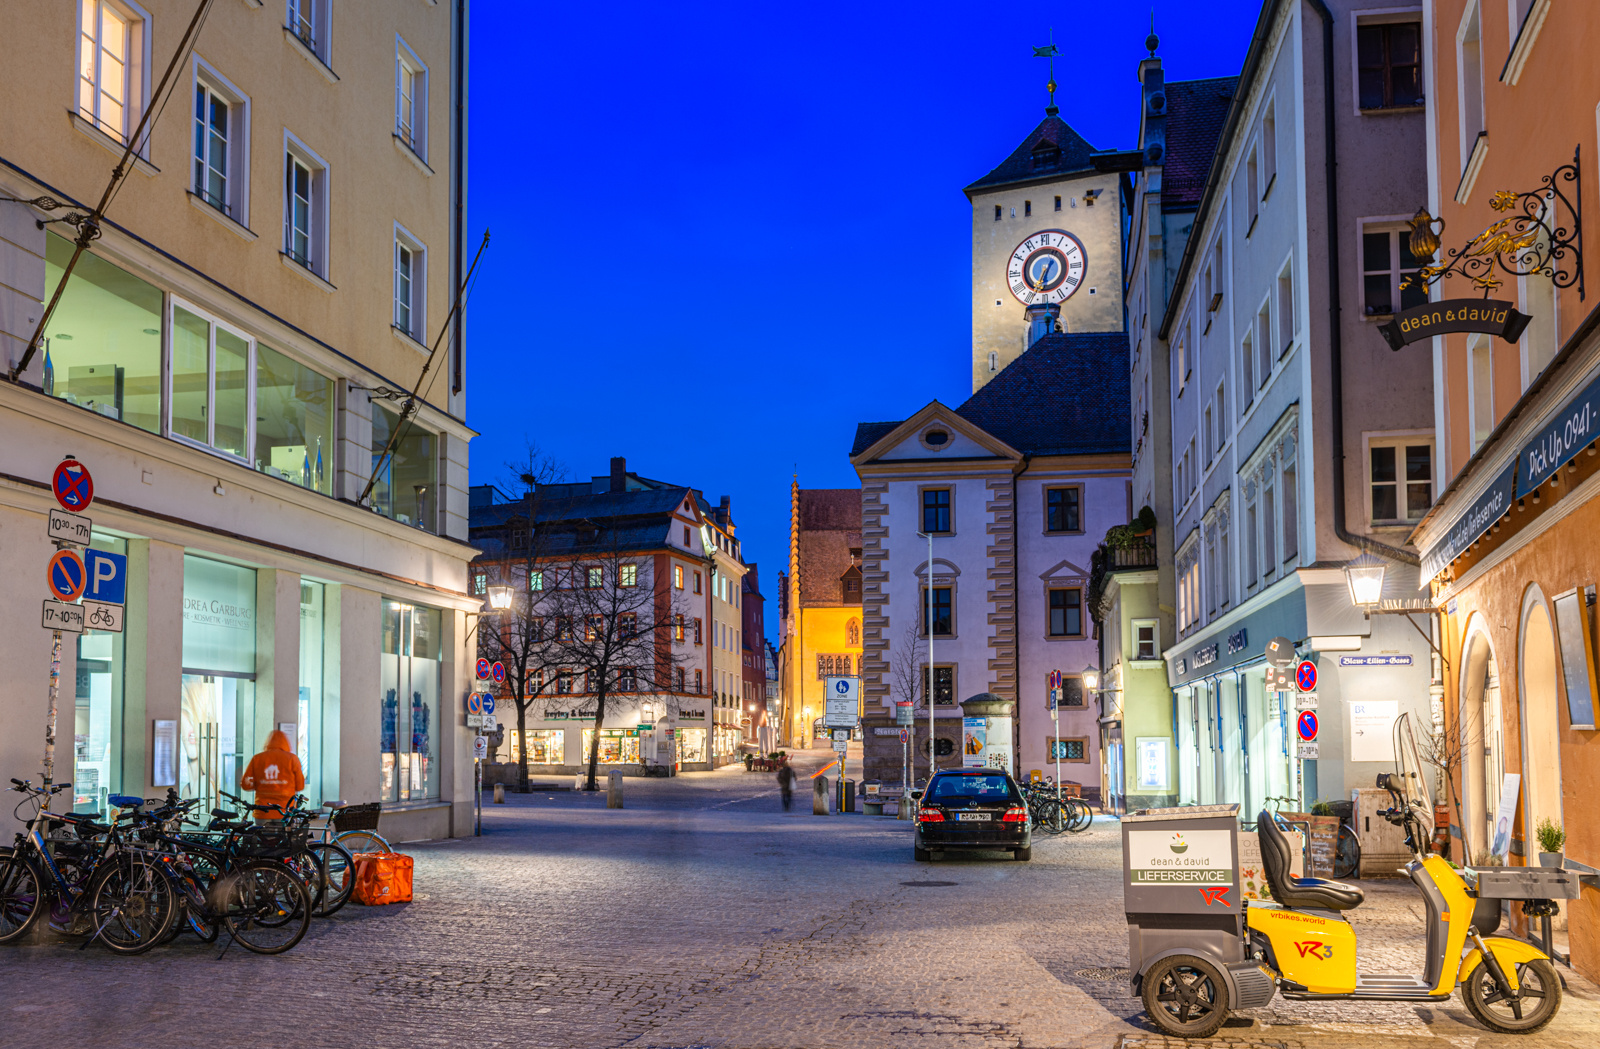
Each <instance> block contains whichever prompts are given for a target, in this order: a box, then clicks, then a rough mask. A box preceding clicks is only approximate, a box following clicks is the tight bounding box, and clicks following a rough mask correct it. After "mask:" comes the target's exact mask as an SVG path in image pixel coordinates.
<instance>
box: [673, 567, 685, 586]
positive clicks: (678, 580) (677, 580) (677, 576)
mask: <svg viewBox="0 0 1600 1049" xmlns="http://www.w3.org/2000/svg"><path fill="white" fill-rule="evenodd" d="M672 585H673V586H674V587H675V588H677V589H679V590H682V589H683V566H682V565H673V566H672Z"/></svg>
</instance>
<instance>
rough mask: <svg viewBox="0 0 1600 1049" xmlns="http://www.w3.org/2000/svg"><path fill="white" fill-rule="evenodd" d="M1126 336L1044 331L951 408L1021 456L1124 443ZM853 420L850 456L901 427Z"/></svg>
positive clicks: (1099, 449) (1121, 447) (1121, 448)
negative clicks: (995, 373)
mask: <svg viewBox="0 0 1600 1049" xmlns="http://www.w3.org/2000/svg"><path fill="white" fill-rule="evenodd" d="M1128 397H1129V394H1128V336H1127V334H1126V333H1125V332H1120V331H1116V332H1082V333H1077V334H1058V335H1046V336H1045V337H1044V338H1042V339H1040V340H1039V341H1038V342H1036V343H1034V344H1033V345H1032V346H1031V347H1029V349H1028V351H1027V352H1026V353H1024V354H1023V355H1022V356H1020V357H1018V358H1017V359H1016V360H1014V361H1012V362H1011V363H1010V364H1009V365H1007V366H1006V367H1005V368H1004V369H1003V370H1002V371H1001V372H1000V374H999V375H996V376H995V377H994V378H993V379H990V380H989V382H988V384H987V385H985V386H984V387H983V388H982V389H980V390H978V392H977V393H975V394H973V395H972V396H971V397H969V398H968V399H967V402H966V403H965V404H963V405H962V406H961V407H959V408H957V409H956V414H957V415H959V416H961V417H962V418H963V419H966V420H967V421H968V422H970V423H972V424H973V425H975V426H978V427H979V428H981V429H982V430H983V431H984V432H985V433H988V434H990V435H992V436H994V437H998V438H999V439H1000V440H1002V441H1004V442H1005V443H1007V444H1009V445H1010V446H1011V447H1013V448H1015V449H1016V450H1017V451H1019V452H1021V453H1023V454H1024V455H1093V454H1097V453H1106V452H1126V451H1128V448H1129V443H1130V439H1129V425H1128V418H1129V414H1130V408H1129V401H1128ZM899 425H900V423H897V422H877V423H857V424H856V441H855V445H854V447H852V448H851V449H850V454H851V455H852V456H856V455H860V454H861V453H862V452H864V451H866V450H867V449H868V448H870V447H872V446H873V445H874V444H876V443H877V442H878V441H880V440H882V439H883V438H884V437H885V436H886V435H887V434H889V433H890V432H891V431H893V430H894V428H895V427H897V426H899Z"/></svg>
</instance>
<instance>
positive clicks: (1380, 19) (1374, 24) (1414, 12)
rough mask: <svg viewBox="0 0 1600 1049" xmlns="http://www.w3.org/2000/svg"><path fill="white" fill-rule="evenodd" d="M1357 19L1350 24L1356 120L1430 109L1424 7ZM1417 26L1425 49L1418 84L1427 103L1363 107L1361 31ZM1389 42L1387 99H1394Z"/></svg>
mask: <svg viewBox="0 0 1600 1049" xmlns="http://www.w3.org/2000/svg"><path fill="white" fill-rule="evenodd" d="M1354 15H1355V17H1354V18H1352V19H1351V20H1350V108H1351V111H1352V112H1353V113H1355V115H1356V116H1371V115H1374V114H1379V113H1414V112H1416V111H1417V110H1419V109H1423V108H1425V107H1426V106H1427V85H1428V71H1427V51H1428V48H1427V39H1428V38H1427V36H1426V35H1425V34H1424V33H1423V29H1424V21H1423V17H1424V16H1423V9H1422V8H1421V7H1420V6H1416V7H1404V8H1392V9H1389V10H1376V11H1356V12H1354ZM1408 22H1414V23H1416V26H1417V39H1418V40H1419V42H1420V44H1421V47H1420V50H1419V53H1418V56H1417V83H1418V84H1419V85H1421V87H1422V89H1423V100H1422V101H1421V102H1419V103H1412V104H1408V105H1403V106H1397V105H1393V104H1386V105H1382V106H1374V107H1372V108H1370V109H1368V108H1362V105H1361V30H1363V29H1375V28H1381V27H1384V26H1392V25H1404V24H1406V23H1408ZM1388 59H1389V48H1388V45H1387V42H1386V43H1385V47H1384V66H1383V68H1384V97H1385V98H1387V99H1393V97H1394V82H1393V77H1392V70H1393V63H1391V62H1390V61H1389V60H1388Z"/></svg>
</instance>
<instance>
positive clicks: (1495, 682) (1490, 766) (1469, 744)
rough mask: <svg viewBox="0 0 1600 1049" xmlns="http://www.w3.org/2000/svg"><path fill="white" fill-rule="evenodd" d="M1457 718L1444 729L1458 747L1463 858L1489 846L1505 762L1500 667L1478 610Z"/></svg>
mask: <svg viewBox="0 0 1600 1049" xmlns="http://www.w3.org/2000/svg"><path fill="white" fill-rule="evenodd" d="M1460 688H1461V692H1460V696H1459V699H1458V702H1457V705H1456V711H1457V718H1456V724H1455V725H1454V726H1451V727H1450V728H1449V730H1448V731H1450V732H1451V733H1452V735H1453V736H1454V739H1453V740H1452V741H1451V742H1452V743H1453V744H1454V746H1455V747H1456V748H1459V751H1458V752H1459V755H1460V764H1459V768H1460V770H1461V813H1460V818H1461V833H1462V835H1463V837H1464V839H1465V840H1464V842H1463V847H1464V848H1465V849H1466V856H1465V857H1463V859H1464V860H1465V861H1467V862H1471V861H1475V860H1477V858H1478V856H1479V855H1480V853H1482V852H1483V851H1484V850H1486V849H1487V848H1488V847H1489V840H1490V835H1489V831H1490V827H1489V824H1490V821H1492V820H1493V819H1494V812H1495V808H1496V806H1497V805H1498V804H1499V802H1500V784H1501V782H1502V779H1503V775H1504V769H1505V762H1504V757H1503V749H1502V747H1501V727H1500V669H1499V664H1498V661H1497V660H1496V659H1495V654H1494V646H1493V645H1492V644H1491V643H1490V641H1489V630H1488V624H1487V623H1486V622H1485V621H1484V619H1483V616H1482V614H1481V613H1476V614H1474V615H1473V617H1472V619H1471V620H1469V621H1468V623H1467V631H1466V641H1465V642H1464V643H1463V645H1462V655H1461V679H1460Z"/></svg>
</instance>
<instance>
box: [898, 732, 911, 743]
mask: <svg viewBox="0 0 1600 1049" xmlns="http://www.w3.org/2000/svg"><path fill="white" fill-rule="evenodd" d="M910 741H911V733H909V732H907V731H906V730H905V729H901V730H900V742H902V743H909V742H910Z"/></svg>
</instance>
